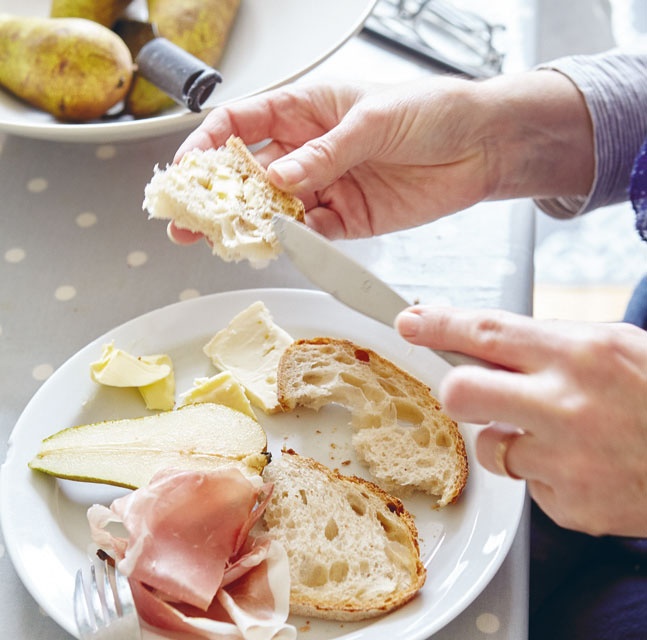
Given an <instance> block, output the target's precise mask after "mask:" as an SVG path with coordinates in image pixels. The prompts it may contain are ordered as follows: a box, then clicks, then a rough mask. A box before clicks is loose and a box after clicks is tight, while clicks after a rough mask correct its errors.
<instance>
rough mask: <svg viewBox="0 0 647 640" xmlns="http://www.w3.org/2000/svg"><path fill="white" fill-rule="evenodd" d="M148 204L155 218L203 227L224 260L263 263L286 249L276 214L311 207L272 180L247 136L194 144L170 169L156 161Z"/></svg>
mask: <svg viewBox="0 0 647 640" xmlns="http://www.w3.org/2000/svg"><path fill="white" fill-rule="evenodd" d="M143 208H144V209H146V210H147V211H148V213H149V218H161V219H164V220H173V221H174V222H175V225H176V226H177V227H180V228H182V229H188V230H189V231H193V232H195V233H202V234H203V235H204V236H205V237H206V238H207V240H208V241H209V243H210V244H211V246H212V249H213V253H214V254H215V255H218V256H220V257H221V258H222V259H223V260H225V261H227V262H239V261H241V260H249V261H250V262H251V263H253V264H255V265H257V266H264V265H265V264H266V263H267V261H268V260H271V259H273V258H276V257H277V256H278V255H279V253H280V252H281V249H280V245H279V242H278V239H277V237H276V234H275V233H274V230H273V228H272V217H273V215H274V214H275V213H282V214H284V215H287V216H291V217H293V218H296V219H297V220H300V221H303V220H304V211H305V209H304V206H303V203H302V202H301V200H299V199H298V198H295V197H294V196H292V195H290V194H288V193H286V192H284V191H281V190H280V189H278V188H276V187H275V186H274V185H272V184H271V183H270V182H269V180H268V179H267V173H266V171H265V169H264V168H263V167H262V166H261V165H260V164H259V163H258V162H257V161H256V159H255V158H254V156H253V155H252V154H251V153H250V151H249V150H248V149H247V147H246V146H245V144H244V142H243V141H242V140H241V139H240V138H236V137H233V136H232V137H230V138H229V140H227V143H226V144H225V145H224V146H222V147H219V148H218V149H208V150H206V151H202V150H200V149H194V150H192V151H189V152H188V153H186V154H185V155H184V156H183V157H182V158H181V159H180V161H179V162H178V163H176V164H172V165H168V166H167V167H166V169H160V168H159V166H155V169H154V175H153V177H152V179H151V181H150V182H149V183H148V184H147V185H146V187H145V190H144V203H143Z"/></svg>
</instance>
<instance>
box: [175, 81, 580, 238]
mask: <svg viewBox="0 0 647 640" xmlns="http://www.w3.org/2000/svg"><path fill="white" fill-rule="evenodd" d="M537 96H541V100H537ZM232 134H233V135H237V136H239V137H241V138H242V139H243V140H244V141H245V142H246V143H247V144H248V145H254V144H258V143H262V142H264V141H267V140H269V141H270V142H269V144H267V145H266V146H264V147H263V148H262V149H261V150H260V151H258V152H257V158H258V159H259V161H260V162H261V164H263V165H265V166H267V167H268V174H269V178H270V180H272V182H274V183H275V184H276V185H277V186H278V187H280V188H283V189H286V190H288V191H291V192H292V193H294V194H295V195H297V196H298V197H300V198H301V199H302V200H303V201H304V204H305V207H306V220H307V222H308V224H309V225H310V226H312V227H313V228H315V229H316V230H318V231H320V232H321V233H323V234H324V235H326V236H328V237H330V238H340V237H345V238H356V237H365V236H370V235H375V234H381V233H386V232H389V231H393V230H397V229H403V228H407V227H413V226H417V225H419V224H423V223H426V222H429V221H431V220H435V219H437V218H439V217H441V216H444V215H447V214H449V213H453V212H456V211H459V210H461V209H465V208H467V207H469V206H471V205H473V204H475V203H477V202H479V201H481V200H484V199H488V198H489V199H495V198H506V197H519V196H528V195H535V194H540V195H543V196H546V195H569V194H572V193H585V192H586V189H587V186H588V183H590V180H591V177H592V174H593V169H592V162H593V154H592V141H591V140H592V139H591V131H590V123H589V120H588V115H587V112H586V108H585V106H584V103H583V100H582V98H581V96H580V95H579V93H578V92H577V90H576V89H575V88H574V86H573V85H572V84H571V83H570V81H569V80H567V79H566V78H565V77H563V76H561V74H558V73H554V72H547V71H543V72H533V73H529V74H524V75H522V76H519V77H512V78H501V79H494V80H490V81H487V82H472V81H468V80H461V79H456V78H449V77H430V78H429V79H427V80H423V81H417V82H415V83H410V84H403V85H367V86H359V85H343V86H336V85H335V86H333V85H331V84H294V85H290V86H288V87H285V88H281V89H277V90H274V91H271V92H268V93H265V94H261V95H259V96H255V97H252V98H249V99H246V100H242V101H240V102H236V103H232V104H229V105H225V106H223V107H220V108H217V109H215V110H213V111H212V112H210V113H209V114H208V115H207V117H206V118H205V120H204V121H203V123H202V124H201V125H200V126H199V127H198V129H197V130H196V131H194V132H193V133H192V134H190V135H189V137H188V138H187V139H186V140H185V142H184V143H183V144H182V145H181V146H180V148H179V149H178V151H177V154H176V160H177V159H178V158H179V157H181V156H182V155H183V154H184V153H185V152H186V151H188V150H190V149H193V148H196V147H197V148H201V149H207V148H210V147H217V146H220V145H222V144H224V142H225V141H226V139H227V138H228V137H229V136H230V135H232ZM589 155H590V158H589ZM580 156H583V157H580ZM560 162H568V165H567V166H568V170H567V171H562V170H560ZM587 181H588V183H587ZM173 235H174V236H177V235H178V234H176V233H175V232H173Z"/></svg>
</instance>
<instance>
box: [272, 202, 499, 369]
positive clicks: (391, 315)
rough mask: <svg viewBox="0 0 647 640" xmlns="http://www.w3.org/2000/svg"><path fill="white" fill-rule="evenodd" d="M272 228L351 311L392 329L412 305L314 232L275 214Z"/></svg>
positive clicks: (450, 358) (455, 362)
mask: <svg viewBox="0 0 647 640" xmlns="http://www.w3.org/2000/svg"><path fill="white" fill-rule="evenodd" d="M272 226H273V228H274V232H275V233H276V236H277V238H278V240H279V243H280V244H281V247H282V248H283V251H284V252H285V254H286V255H287V256H288V258H290V260H291V262H292V264H294V266H295V267H296V268H297V269H298V270H299V271H300V272H301V273H302V274H303V275H304V276H306V278H308V280H310V281H311V282H312V283H313V284H315V285H317V286H318V287H319V288H320V289H322V290H323V291H325V292H326V293H329V294H330V295H331V296H333V297H334V298H336V299H337V300H339V301H340V302H343V303H344V304H345V305H346V306H348V307H350V308H351V309H355V311H359V312H360V313H363V314H364V315H366V316H369V317H370V318H373V319H374V320H378V321H379V322H382V323H383V324H385V325H388V326H390V327H392V326H393V324H394V322H395V318H396V316H397V315H398V313H400V311H403V310H404V309H406V308H408V307H410V306H412V305H411V303H410V302H408V301H407V300H405V299H404V298H403V297H402V296H401V295H400V294H398V293H397V292H396V291H394V290H393V289H392V288H391V287H390V286H389V285H388V284H386V282H384V281H382V280H380V279H379V278H378V277H377V276H376V275H375V274H373V273H371V272H370V271H369V270H368V269H366V268H365V267H363V266H362V265H361V264H359V263H358V262H356V261H355V260H353V259H352V258H351V257H349V256H348V255H346V254H345V253H344V252H343V251H341V250H339V249H338V248H337V247H335V245H334V244H333V243H332V242H331V241H330V240H328V238H325V237H324V236H322V235H321V234H319V233H317V232H316V231H314V229H311V228H310V227H308V226H306V225H305V224H303V223H301V222H298V221H296V220H295V219H294V218H290V217H288V216H284V215H281V214H275V215H274V217H273V218H272ZM434 353H435V354H437V355H438V356H440V357H441V358H442V359H443V360H445V362H447V363H449V364H450V365H452V366H459V365H477V366H481V367H486V368H488V369H492V368H494V365H493V364H492V363H489V362H486V361H485V360H480V359H478V358H474V357H473V356H468V355H465V354H463V353H455V352H450V351H436V350H434Z"/></svg>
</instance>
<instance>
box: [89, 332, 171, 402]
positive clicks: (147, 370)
mask: <svg viewBox="0 0 647 640" xmlns="http://www.w3.org/2000/svg"><path fill="white" fill-rule="evenodd" d="M90 377H91V378H92V380H94V381H95V382H98V383H99V384H103V385H106V386H109V387H136V388H137V389H139V392H140V393H141V394H142V397H143V398H144V402H145V403H146V406H147V407H148V408H149V409H161V410H164V411H166V410H169V409H172V408H173V405H174V403H175V375H174V373H173V362H172V361H171V358H170V357H169V356H167V355H164V354H162V355H152V356H139V357H136V356H133V355H131V354H130V353H128V352H126V351H124V350H123V349H118V348H116V347H115V346H114V344H112V343H111V344H107V345H104V347H103V352H102V354H101V358H100V359H99V360H97V361H96V362H93V363H91V364H90Z"/></svg>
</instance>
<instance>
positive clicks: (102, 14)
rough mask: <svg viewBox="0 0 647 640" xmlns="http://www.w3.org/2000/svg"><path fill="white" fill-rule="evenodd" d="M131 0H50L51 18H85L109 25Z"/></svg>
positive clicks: (105, 25)
mask: <svg viewBox="0 0 647 640" xmlns="http://www.w3.org/2000/svg"><path fill="white" fill-rule="evenodd" d="M131 2H132V0H52V5H51V7H50V12H49V15H50V17H51V18H85V19H86V20H93V21H94V22H98V23H99V24H102V25H103V26H104V27H111V26H112V25H113V24H114V22H115V20H116V19H117V18H118V17H119V16H120V15H121V14H122V13H123V11H124V9H125V8H126V7H127V6H128V5H129V4H130V3H131Z"/></svg>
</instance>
